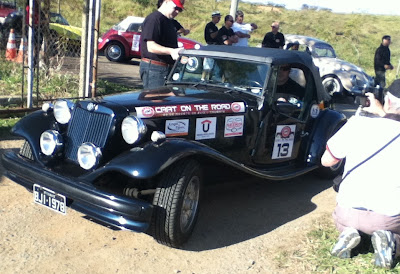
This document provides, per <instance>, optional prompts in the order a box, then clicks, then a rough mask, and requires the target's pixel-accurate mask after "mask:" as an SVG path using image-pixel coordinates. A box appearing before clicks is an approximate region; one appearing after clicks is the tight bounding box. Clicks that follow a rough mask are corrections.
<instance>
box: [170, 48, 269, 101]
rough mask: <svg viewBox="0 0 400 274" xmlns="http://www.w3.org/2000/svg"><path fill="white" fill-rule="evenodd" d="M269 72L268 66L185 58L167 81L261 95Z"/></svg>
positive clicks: (214, 59)
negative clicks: (212, 86)
mask: <svg viewBox="0 0 400 274" xmlns="http://www.w3.org/2000/svg"><path fill="white" fill-rule="evenodd" d="M269 68H270V65H269V64H265V63H264V64H261V63H255V62H252V61H242V60H239V61H238V60H227V59H220V58H216V57H213V58H209V57H207V58H203V57H193V56H190V57H188V56H182V57H181V58H180V59H179V60H178V63H177V65H176V67H175V69H174V71H173V72H172V73H171V74H170V79H169V80H168V81H169V82H172V83H174V84H177V83H185V84H194V85H200V84H209V85H216V86H221V87H227V88H230V89H235V90H238V91H243V92H247V93H251V94H255V95H262V91H263V87H264V82H265V79H266V76H267V73H268V70H269Z"/></svg>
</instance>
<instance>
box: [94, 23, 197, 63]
mask: <svg viewBox="0 0 400 274" xmlns="http://www.w3.org/2000/svg"><path fill="white" fill-rule="evenodd" d="M143 21H144V18H143V17H136V16H128V17H127V18H125V19H124V20H122V21H121V22H120V23H118V24H116V25H115V26H113V27H112V28H111V29H110V30H108V31H107V32H106V33H105V34H104V35H103V36H102V37H101V38H100V39H99V51H103V52H104V55H105V56H106V57H107V59H108V60H110V61H113V62H122V61H127V60H130V59H132V58H140V47H139V41H140V33H141V31H142V29H141V27H142V23H143ZM196 45H198V46H200V43H199V42H197V41H194V40H191V39H188V38H183V37H178V46H179V47H183V48H185V49H193V48H195V47H196Z"/></svg>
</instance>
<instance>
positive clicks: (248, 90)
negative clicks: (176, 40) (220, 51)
mask: <svg viewBox="0 0 400 274" xmlns="http://www.w3.org/2000/svg"><path fill="white" fill-rule="evenodd" d="M184 58H187V59H189V58H202V60H201V62H203V60H204V58H212V59H216V60H217V59H218V60H220V61H232V62H245V63H248V64H254V65H262V66H264V68H265V71H263V73H262V75H265V77H264V78H263V79H261V80H263V86H262V87H260V88H258V87H255V86H254V89H257V88H258V89H259V92H258V93H255V92H253V91H252V90H253V89H251V88H250V87H248V88H245V87H243V86H242V87H241V86H239V85H234V84H230V83H229V82H228V83H226V84H225V85H223V84H222V83H223V82H220V83H216V82H213V81H201V79H200V80H199V81H193V82H192V81H185V80H182V79H180V81H177V80H174V79H173V78H174V77H176V76H174V74H176V73H177V72H176V69H177V68H178V67H183V70H185V69H186V65H187V63H185V62H187V61H184ZM271 66H272V64H271V63H270V62H260V61H256V60H248V59H241V58H232V57H229V58H226V57H223V56H207V55H193V54H184V55H180V56H179V58H178V59H177V60H176V62H175V64H174V66H173V68H172V69H171V71H170V73H169V75H168V77H167V79H166V85H194V86H196V87H197V86H200V85H210V86H212V87H214V88H215V87H220V88H222V89H225V90H226V91H225V92H230V91H238V92H243V93H246V94H249V95H252V96H255V97H259V98H262V97H264V96H265V92H266V87H267V83H268V79H269V75H270V72H271ZM179 73H180V74H181V73H182V72H179ZM184 73H187V71H186V72H184ZM198 74H199V75H200V76H201V74H202V72H200V73H198ZM178 77H182V76H181V75H180V76H178Z"/></svg>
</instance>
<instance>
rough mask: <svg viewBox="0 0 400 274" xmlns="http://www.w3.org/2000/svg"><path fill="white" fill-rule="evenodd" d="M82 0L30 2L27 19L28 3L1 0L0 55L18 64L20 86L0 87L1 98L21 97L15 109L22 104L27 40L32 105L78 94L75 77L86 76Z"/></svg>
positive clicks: (25, 80)
mask: <svg viewBox="0 0 400 274" xmlns="http://www.w3.org/2000/svg"><path fill="white" fill-rule="evenodd" d="M29 2H31V3H29ZM85 3H86V2H85V0H34V6H33V8H32V9H33V14H34V15H33V17H32V20H31V21H29V9H30V8H31V7H30V4H32V1H27V0H15V1H10V0H8V1H7V0H0V54H1V58H2V60H3V59H4V57H5V58H6V59H7V60H6V61H8V62H17V63H18V64H19V65H18V66H20V73H21V75H20V80H21V85H20V87H21V89H20V90H19V91H15V90H14V91H9V89H7V88H2V87H0V88H2V90H1V91H2V92H1V93H2V94H1V95H0V96H2V97H7V96H8V97H16V98H21V99H20V100H21V102H20V107H23V106H26V100H27V93H28V84H27V83H28V81H27V78H28V77H29V76H27V75H28V74H27V71H28V65H29V64H28V55H29V54H30V53H29V51H28V43H29V38H31V42H32V49H33V50H32V52H31V55H32V60H33V62H32V63H31V64H33V79H32V80H33V81H32V82H33V92H32V94H34V98H33V100H34V102H35V103H34V105H36V106H39V105H40V102H42V101H46V100H51V99H55V98H59V97H64V98H65V97H78V96H79V82H80V81H82V80H80V78H81V77H82V74H85V71H84V70H85V66H83V67H82V66H81V62H82V61H81V59H80V57H81V38H82V22H83V21H84V20H82V18H85V17H83V14H82V13H83V10H85V9H83V7H84V5H85ZM86 10H87V9H86ZM86 18H87V16H86ZM30 23H31V25H30ZM29 26H31V30H32V35H31V36H29V29H30V28H29ZM12 33H13V34H12ZM12 40H14V41H12ZM10 45H11V46H10ZM8 57H10V58H8ZM84 62H85V60H84ZM17 73H18V72H17ZM18 93H19V94H18ZM0 99H1V98H0ZM0 104H1V105H2V106H1V107H2V108H3V109H4V108H5V107H7V106H4V105H3V104H4V100H2V101H0Z"/></svg>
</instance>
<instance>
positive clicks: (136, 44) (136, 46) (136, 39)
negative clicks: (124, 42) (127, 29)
mask: <svg viewBox="0 0 400 274" xmlns="http://www.w3.org/2000/svg"><path fill="white" fill-rule="evenodd" d="M139 44H140V35H137V34H134V35H133V38H132V49H131V50H132V51H139Z"/></svg>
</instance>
